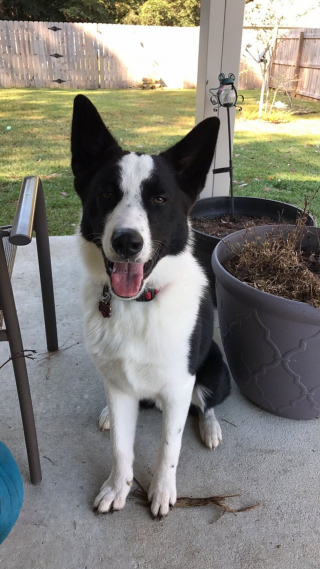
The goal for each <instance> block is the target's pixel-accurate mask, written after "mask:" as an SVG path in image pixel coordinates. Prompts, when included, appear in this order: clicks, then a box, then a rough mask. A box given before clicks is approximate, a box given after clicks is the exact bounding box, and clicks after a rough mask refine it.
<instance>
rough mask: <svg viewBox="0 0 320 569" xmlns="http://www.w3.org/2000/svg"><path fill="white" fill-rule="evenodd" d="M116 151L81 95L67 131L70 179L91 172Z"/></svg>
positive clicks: (115, 146) (100, 122)
mask: <svg viewBox="0 0 320 569" xmlns="http://www.w3.org/2000/svg"><path fill="white" fill-rule="evenodd" d="M120 150H121V148H120V146H119V145H118V143H117V141H116V140H115V139H114V138H113V136H112V134H111V133H110V132H109V131H108V129H107V127H106V126H105V124H104V122H103V120H102V118H101V117H100V115H99V113H98V111H97V109H96V108H95V106H94V105H93V104H92V103H91V101H89V99H88V98H87V97H85V96H84V95H77V96H76V97H75V99H74V104H73V117H72V128H71V153H72V161H71V166H72V171H73V173H74V175H75V176H79V175H81V174H83V173H86V172H88V171H94V170H95V169H96V168H97V167H99V166H100V165H102V164H103V163H104V162H106V160H107V159H108V158H109V157H110V158H111V157H112V156H113V155H114V154H115V153H117V152H119V151H120Z"/></svg>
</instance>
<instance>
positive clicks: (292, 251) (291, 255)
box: [224, 220, 320, 308]
mask: <svg viewBox="0 0 320 569" xmlns="http://www.w3.org/2000/svg"><path fill="white" fill-rule="evenodd" d="M303 230H304V221H303V220H302V221H301V220H300V221H298V222H297V225H296V228H295V230H294V231H293V232H292V233H290V234H289V235H288V237H286V238H285V237H284V236H281V235H280V236H279V235H278V234H277V235H276V236H275V235H274V231H273V232H271V233H270V234H269V235H266V236H263V237H258V236H257V237H256V238H255V239H254V240H253V241H249V240H245V241H244V245H243V246H242V247H241V251H239V248H238V249H237V248H234V249H233V252H234V256H233V257H232V258H231V259H229V260H228V261H227V262H226V263H225V265H224V266H225V269H226V270H227V271H228V272H229V273H230V274H231V275H233V276H234V277H236V278H237V279H238V280H240V281H242V282H244V283H246V284H248V285H250V286H252V287H253V288H256V289H258V290H261V291H263V292H267V293H270V294H274V295H276V296H280V297H283V298H288V299H290V300H296V301H299V302H305V303H307V304H310V305H311V306H314V307H316V308H320V278H319V276H318V275H317V273H320V270H319V268H320V264H319V254H315V253H310V252H306V251H303V249H302V246H301V243H302V237H303Z"/></svg>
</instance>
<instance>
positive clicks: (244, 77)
mask: <svg viewBox="0 0 320 569" xmlns="http://www.w3.org/2000/svg"><path fill="white" fill-rule="evenodd" d="M255 31H256V30H254V29H245V30H244V33H243V41H242V59H241V64H240V78H239V89H254V88H259V87H260V86H261V81H262V77H261V72H260V66H259V65H258V64H256V63H255V62H254V60H253V58H252V57H250V56H249V55H248V53H247V52H246V51H245V46H246V44H248V43H251V44H252V48H250V50H251V51H252V53H254V52H255V48H254V33H255ZM278 33H279V37H278V38H277V42H276V48H275V51H274V56H273V61H272V65H271V73H270V75H271V86H274V87H275V86H277V84H279V83H283V84H285V83H286V84H287V86H288V87H289V88H288V90H289V91H295V94H296V95H300V96H302V97H307V98H310V99H318V100H320V28H305V29H303V30H302V29H279V32H278Z"/></svg>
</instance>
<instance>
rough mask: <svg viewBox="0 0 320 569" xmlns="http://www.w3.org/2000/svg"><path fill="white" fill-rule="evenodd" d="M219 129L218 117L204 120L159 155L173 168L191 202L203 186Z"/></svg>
mask: <svg viewBox="0 0 320 569" xmlns="http://www.w3.org/2000/svg"><path fill="white" fill-rule="evenodd" d="M219 128H220V120H219V119H218V117H210V118H208V119H205V120H203V121H202V122H200V123H199V124H197V126H195V127H194V128H193V129H192V130H191V132H189V134H187V135H186V136H185V137H184V138H183V139H182V140H180V141H179V142H178V143H177V144H175V145H174V146H172V147H171V148H169V149H168V150H166V151H165V152H163V153H162V154H161V155H162V156H164V158H166V159H167V160H168V161H169V162H170V164H171V165H172V166H173V168H175V170H176V171H177V173H178V179H179V182H180V183H181V187H182V189H183V190H184V191H185V192H187V193H188V194H189V195H190V197H191V198H192V199H193V200H195V199H196V197H197V196H198V194H199V193H200V192H201V190H202V189H203V187H204V185H205V182H206V177H207V174H208V171H209V168H210V165H211V163H212V160H213V156H214V151H215V148H216V144H217V138H218V133H219Z"/></svg>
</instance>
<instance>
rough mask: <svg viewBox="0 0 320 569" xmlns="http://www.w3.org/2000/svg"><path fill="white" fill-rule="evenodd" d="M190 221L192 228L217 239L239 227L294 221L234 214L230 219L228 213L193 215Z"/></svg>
mask: <svg viewBox="0 0 320 569" xmlns="http://www.w3.org/2000/svg"><path fill="white" fill-rule="evenodd" d="M191 223H192V227H193V228H194V229H197V230H198V231H201V232H202V233H206V234H207V235H211V237H218V238H219V239H222V238H223V237H226V236H227V235H230V234H231V233H234V232H235V231H240V229H249V228H250V227H257V226H258V225H278V224H281V225H294V221H285V220H284V219H279V220H278V221H275V220H274V219H271V217H268V216H266V215H265V216H263V217H251V216H249V215H235V216H234V219H231V216H230V215H223V216H221V217H216V218H214V219H210V218H209V217H195V218H194V219H192V220H191Z"/></svg>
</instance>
